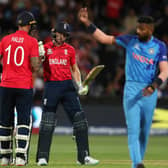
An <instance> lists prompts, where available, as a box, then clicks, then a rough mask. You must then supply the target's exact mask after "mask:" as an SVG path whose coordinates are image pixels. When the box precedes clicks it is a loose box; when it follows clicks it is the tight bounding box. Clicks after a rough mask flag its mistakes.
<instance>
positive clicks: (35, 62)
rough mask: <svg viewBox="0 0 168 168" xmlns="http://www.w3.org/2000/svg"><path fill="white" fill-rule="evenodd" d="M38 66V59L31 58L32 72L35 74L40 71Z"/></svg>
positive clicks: (39, 62) (39, 63)
mask: <svg viewBox="0 0 168 168" xmlns="http://www.w3.org/2000/svg"><path fill="white" fill-rule="evenodd" d="M40 65H41V61H40V58H39V57H32V58H31V68H32V72H35V73H37V72H38V71H39V70H40Z"/></svg>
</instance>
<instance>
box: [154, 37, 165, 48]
mask: <svg viewBox="0 0 168 168" xmlns="http://www.w3.org/2000/svg"><path fill="white" fill-rule="evenodd" d="M153 41H154V42H155V43H156V44H158V45H159V46H160V47H166V44H165V43H164V42H163V41H161V40H159V39H158V38H156V37H154V38H153Z"/></svg>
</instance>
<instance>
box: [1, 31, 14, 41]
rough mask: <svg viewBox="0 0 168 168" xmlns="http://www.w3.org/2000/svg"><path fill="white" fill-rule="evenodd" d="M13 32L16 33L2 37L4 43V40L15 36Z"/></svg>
mask: <svg viewBox="0 0 168 168" xmlns="http://www.w3.org/2000/svg"><path fill="white" fill-rule="evenodd" d="M13 34H14V33H12V34H9V35H6V36H4V37H3V38H2V40H1V43H3V41H5V40H7V39H9V38H11V37H12V36H13Z"/></svg>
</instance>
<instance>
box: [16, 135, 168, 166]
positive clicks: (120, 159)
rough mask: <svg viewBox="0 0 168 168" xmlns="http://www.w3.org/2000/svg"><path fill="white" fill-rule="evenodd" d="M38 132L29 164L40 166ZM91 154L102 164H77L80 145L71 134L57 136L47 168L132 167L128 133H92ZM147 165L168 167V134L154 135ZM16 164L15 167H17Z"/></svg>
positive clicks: (150, 140) (32, 144) (31, 150)
mask: <svg viewBox="0 0 168 168" xmlns="http://www.w3.org/2000/svg"><path fill="white" fill-rule="evenodd" d="M37 138H38V136H37V135H33V136H32V139H31V148H30V156H29V158H30V161H29V164H28V165H27V167H33V168H35V167H38V166H36V163H35V156H36V149H37ZM89 140H90V150H91V155H92V156H93V157H95V158H97V159H99V160H100V164H99V165H95V166H80V165H76V146H75V143H74V141H73V140H72V138H71V136H57V135H55V136H54V137H53V143H52V146H51V153H50V162H49V165H48V166H46V167H45V168H77V167H82V168H83V167H98V168H131V162H130V159H129V154H128V147H127V137H126V136H90V138H89ZM145 165H146V167H147V168H167V167H168V136H151V137H150V139H149V144H148V148H147V153H146V156H145ZM14 167H15V166H14Z"/></svg>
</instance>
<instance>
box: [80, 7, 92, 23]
mask: <svg viewBox="0 0 168 168" xmlns="http://www.w3.org/2000/svg"><path fill="white" fill-rule="evenodd" d="M78 19H79V20H80V21H81V22H82V23H84V24H85V25H86V26H88V25H89V24H90V21H89V18H88V10H87V8H81V9H80V10H79V12H78Z"/></svg>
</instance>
